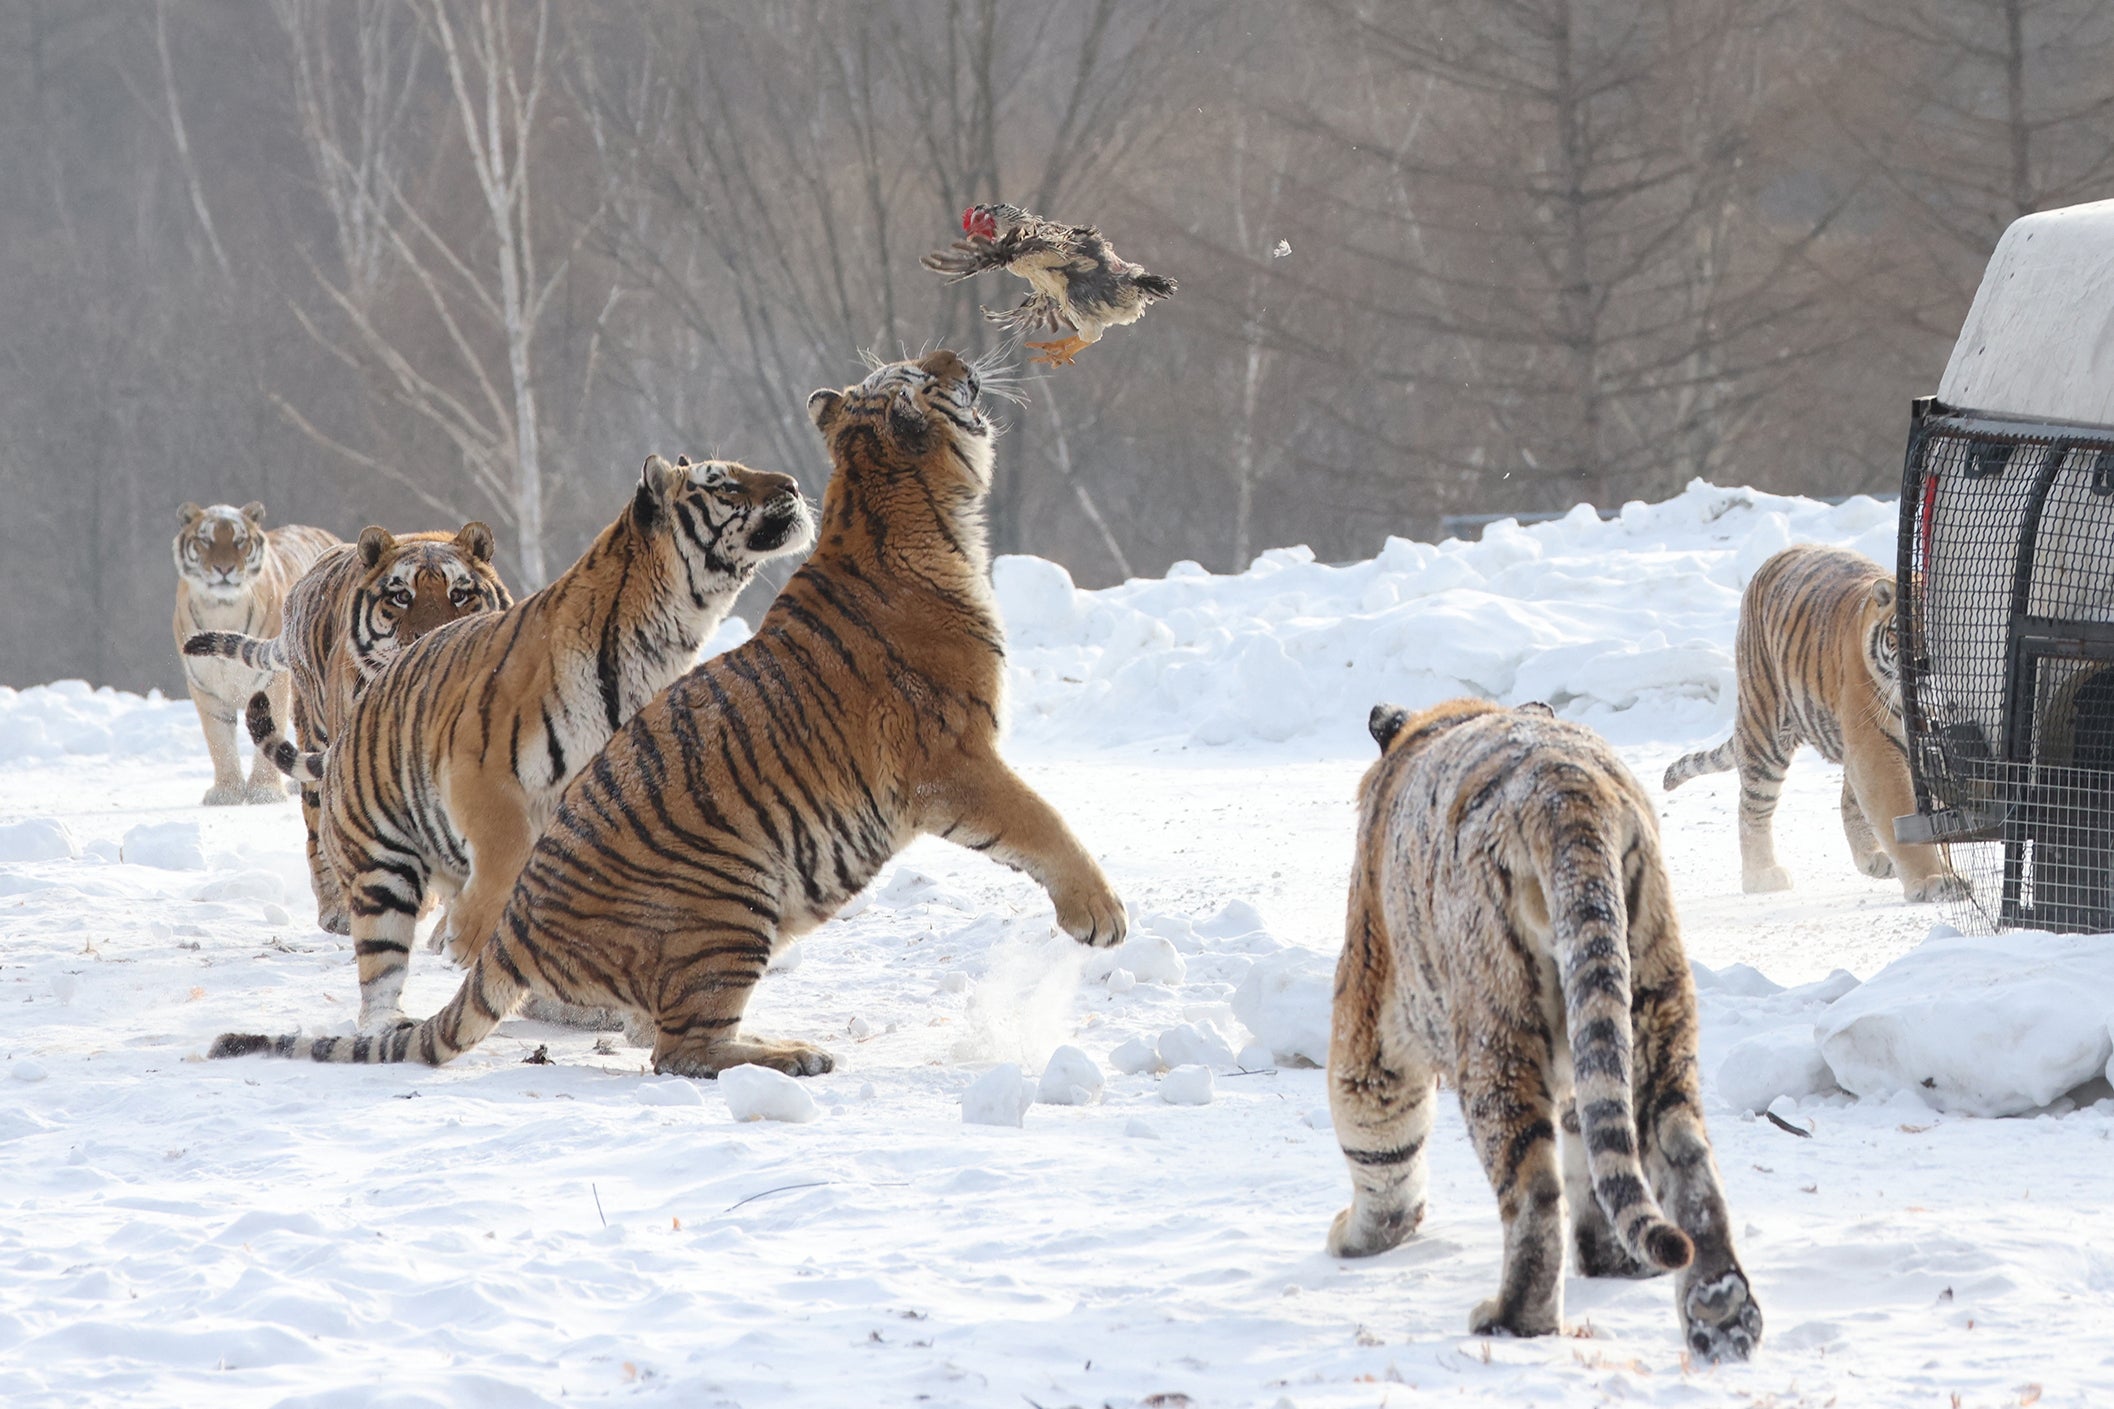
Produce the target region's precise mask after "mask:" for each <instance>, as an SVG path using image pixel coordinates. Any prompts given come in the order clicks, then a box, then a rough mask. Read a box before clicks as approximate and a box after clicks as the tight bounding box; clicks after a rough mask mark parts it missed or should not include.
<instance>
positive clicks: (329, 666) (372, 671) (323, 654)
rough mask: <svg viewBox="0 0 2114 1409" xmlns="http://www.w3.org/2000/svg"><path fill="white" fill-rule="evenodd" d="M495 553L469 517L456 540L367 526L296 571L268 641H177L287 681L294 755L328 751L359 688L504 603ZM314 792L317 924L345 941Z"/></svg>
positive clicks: (311, 865)
mask: <svg viewBox="0 0 2114 1409" xmlns="http://www.w3.org/2000/svg"><path fill="white" fill-rule="evenodd" d="M492 548H493V543H492V530H491V529H489V528H487V527H486V526H485V525H483V524H481V523H477V522H475V521H472V522H470V523H466V524H464V525H463V526H462V528H461V529H460V531H458V532H455V533H445V532H441V533H407V534H404V535H402V536H401V537H399V536H398V535H396V534H392V533H391V532H389V530H387V529H385V528H379V527H375V526H373V525H369V526H368V528H367V529H366V530H365V531H364V532H362V533H361V534H360V537H359V541H358V542H357V543H351V544H340V545H338V546H337V547H335V548H332V549H330V550H329V551H328V552H326V553H324V554H323V556H322V557H320V558H318V559H316V563H315V566H313V567H311V568H310V569H309V570H308V571H307V572H305V573H303V574H302V575H301V580H300V581H298V582H296V583H295V584H294V585H293V587H292V589H291V590H289V591H288V592H287V594H286V605H285V611H284V624H283V625H282V627H281V628H280V631H279V634H278V635H277V636H274V637H270V638H264V637H257V636H245V635H243V634H241V633H240V632H234V631H202V632H200V633H199V634H198V635H196V636H193V637H192V638H191V639H190V640H188V641H186V642H184V643H183V650H184V654H185V655H187V656H221V657H227V658H231V659H234V660H238V661H240V662H242V663H243V664H244V665H247V666H249V667H251V668H252V669H254V670H259V671H272V672H286V673H289V674H291V676H292V678H293V726H294V735H295V737H296V738H298V739H299V740H300V741H301V747H302V748H303V749H307V750H319V749H322V748H325V747H327V746H328V745H329V743H330V741H331V739H332V738H334V737H336V735H337V731H338V730H339V728H340V727H342V725H343V724H344V721H345V720H346V719H347V718H348V717H349V716H350V714H351V712H352V704H353V701H354V700H355V699H356V698H358V696H359V693H360V691H361V689H362V688H363V687H364V686H365V685H366V683H367V682H368V681H369V680H372V679H373V678H374V677H375V676H376V675H377V674H379V673H380V671H381V669H382V667H383V666H384V665H387V664H388V663H389V661H390V660H391V659H392V658H394V656H395V655H396V653H397V652H398V651H399V650H400V649H402V648H403V647H405V646H408V645H410V644H411V643H412V642H413V641H416V640H417V639H418V638H419V637H421V636H423V635H425V634H426V633H427V632H428V631H431V630H432V629H433V628H434V627H436V626H443V625H445V624H447V623H448V622H450V621H453V620H455V619H456V618H457V617H462V616H468V615H470V614H471V613H473V612H481V611H498V610H500V609H501V608H503V607H509V606H512V605H513V602H514V597H513V594H512V593H510V592H508V591H507V589H506V584H505V583H504V582H502V581H501V580H500V577H499V573H498V570H497V569H495V568H494V567H493V566H492ZM321 787H322V785H321V784H320V783H304V784H302V785H301V816H302V820H303V822H305V823H306V824H307V828H308V869H309V878H310V881H311V883H312V884H313V886H314V888H315V893H316V923H317V924H318V925H320V926H322V928H324V929H325V930H328V931H330V932H331V933H333V934H350V933H352V916H351V914H350V913H349V912H348V911H347V910H346V908H345V900H344V896H343V895H342V894H340V893H339V890H338V884H337V876H336V873H335V872H334V871H333V870H332V869H331V868H330V867H328V866H326V865H324V864H323V856H322V845H321V842H322V838H321V822H322V793H321Z"/></svg>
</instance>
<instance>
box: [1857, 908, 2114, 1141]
mask: <svg viewBox="0 0 2114 1409" xmlns="http://www.w3.org/2000/svg"><path fill="white" fill-rule="evenodd" d="M2110 1015H2114V941H2110V940H2109V938H2108V937H2107V936H2105V935H2053V934H2040V933H2033V932H2028V931H2014V932H2012V933H2010V934H2004V935H1998V936H1995V937H1993V938H1991V937H1981V936H1969V935H1957V934H1942V933H1939V934H1934V935H1933V936H1932V937H1931V938H1930V939H1927V940H1925V941H1924V942H1923V943H1922V944H1921V945H1919V946H1918V947H1917V948H1915V949H1913V950H1911V951H1910V952H1909V953H1907V954H1904V955H1902V956H1901V957H1900V958H1899V959H1896V960H1895V961H1894V962H1893V963H1891V964H1889V965H1887V966H1886V967H1885V968H1883V969H1881V970H1880V971H1879V972H1878V973H1877V974H1875V975H1873V976H1872V978H1871V979H1869V980H1868V981H1866V982H1865V983H1864V984H1862V985H1861V986H1859V987H1858V988H1857V989H1855V990H1854V991H1852V992H1851V993H1849V994H1847V995H1846V996H1844V997H1843V998H1841V999H1839V1000H1838V1001H1836V1002H1835V1003H1834V1004H1832V1005H1831V1006H1830V1007H1829V1008H1828V1009H1827V1011H1826V1012H1825V1013H1824V1014H1822V1016H1821V1020H1820V1023H1819V1025H1818V1028H1817V1030H1816V1032H1815V1037H1816V1038H1817V1039H1818V1041H1819V1044H1820V1051H1821V1055H1822V1056H1824V1057H1825V1058H1826V1059H1827V1063H1828V1067H1829V1069H1830V1070H1831V1071H1832V1072H1833V1073H1834V1075H1835V1080H1836V1082H1837V1083H1838V1084H1840V1085H1841V1086H1842V1088H1843V1089H1844V1090H1845V1091H1849V1092H1852V1093H1854V1094H1856V1095H1858V1096H1860V1097H1866V1098H1873V1097H1879V1098H1884V1097H1888V1096H1893V1095H1896V1094H1899V1093H1904V1092H1905V1093H1907V1094H1909V1095H1912V1096H1916V1097H1919V1098H1920V1099H1922V1100H1923V1101H1924V1102H1926V1103H1927V1104H1929V1105H1930V1106H1932V1107H1933V1108H1934V1109H1937V1110H1941V1111H1946V1112H1949V1113H1952V1114H1957V1115H1972V1116H2005V1115H2024V1114H2026V1113H2027V1112H2029V1111H2035V1110H2038V1109H2040V1108H2041V1107H2043V1106H2046V1105H2048V1104H2049V1103H2051V1102H2053V1101H2054V1100H2055V1099H2056V1098H2057V1097H2059V1096H2061V1095H2063V1094H2064V1093H2065V1092H2068V1091H2071V1090H2073V1089H2075V1088H2077V1087H2079V1086H2082V1085H2084V1084H2085V1083H2087V1082H2089V1081H2092V1080H2093V1079H2094V1078H2096V1077H2101V1076H2104V1075H2105V1074H2106V1071H2107V1063H2108V1058H2109V1057H2110V1056H2114V1038H2110V1037H2109V1035H2108V1030H2107V1021H2108V1018H2109V1016H2110Z"/></svg>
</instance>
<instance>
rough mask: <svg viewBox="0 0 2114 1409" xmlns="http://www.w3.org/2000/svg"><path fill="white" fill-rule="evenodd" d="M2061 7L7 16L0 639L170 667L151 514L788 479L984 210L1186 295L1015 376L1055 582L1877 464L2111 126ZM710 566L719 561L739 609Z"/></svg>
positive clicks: (525, 584)
mask: <svg viewBox="0 0 2114 1409" xmlns="http://www.w3.org/2000/svg"><path fill="white" fill-rule="evenodd" d="M2110 60H2114V7H2108V6H2105V5H2103V4H2100V3H2098V0H870V3H859V2H858V0H838V2H837V3H832V0H597V3H593V4H589V3H579V4H567V3H551V0H542V2H541V3H539V0H330V2H329V3H323V0H7V2H6V3H5V4H4V5H0V181H4V188H0V189H4V190H5V192H6V198H5V199H4V200H0V290H4V291H5V297H4V300H0V307H4V308H5V310H6V316H5V318H4V319H0V410H4V425H5V434H4V435H0V483H4V485H5V486H6V488H7V490H8V502H9V508H8V511H7V513H6V514H4V515H0V565H4V567H0V571H4V574H5V578H4V584H5V602H6V606H5V609H4V612H0V680H5V681H7V682H8V683H12V684H18V685H20V684H28V683H32V682H35V681H39V680H45V679H51V678H55V677H60V676H86V677H88V678H89V679H91V680H95V681H97V682H102V683H110V684H117V685H122V686H127V687H132V688H144V687H146V686H149V685H160V686H162V687H164V688H169V687H172V686H174V685H175V684H176V683H177V679H178V677H177V671H176V666H175V658H174V655H173V648H172V645H171V642H170V638H169V624H168V621H169V605H170V601H171V596H172V593H173V590H174V580H175V578H174V570H173V568H172V567H171V565H170V561H169V540H170V538H171V536H172V535H173V533H174V531H175V527H176V507H177V505H179V504H180V503H182V502H183V501H184V500H187V499H195V500H198V501H200V502H212V501H228V502H234V503H241V502H243V501H245V500H250V499H260V500H262V501H263V502H264V503H265V504H266V506H267V508H268V511H269V521H270V522H272V523H287V522H310V523H316V524H320V525H323V526H325V527H328V528H331V529H333V530H335V531H337V532H339V533H341V534H344V535H347V536H350V535H352V534H354V533H356V532H357V531H358V530H359V528H360V527H361V525H363V524H366V523H369V522H380V523H384V524H387V525H389V526H391V527H393V528H397V529H414V528H430V527H439V526H448V527H453V526H455V525H456V524H458V523H460V522H461V521H462V520H464V519H468V518H482V519H485V520H487V521H488V522H490V523H491V524H492V525H493V527H494V529H495V530H496V531H497V533H498V536H499V539H500V542H501V545H502V550H503V551H502V564H503V567H504V569H505V571H506V573H507V575H508V578H509V580H510V582H512V583H513V584H514V585H515V586H516V588H517V590H519V589H524V588H529V587H533V586H535V585H537V584H538V583H540V582H541V581H544V580H546V579H547V578H548V577H549V576H550V575H551V574H552V573H554V572H555V571H557V570H558V569H559V568H561V567H562V566H563V565H564V564H565V563H566V562H567V561H569V560H570V558H571V557H572V555H573V554H575V553H576V552H578V550H579V549H580V548H581V546H582V545H583V544H584V543H585V542H586V540H587V539H588V537H589V536H590V535H591V534H592V533H593V532H594V531H595V530H596V529H597V528H598V527H599V526H600V525H601V524H602V523H604V522H606V521H607V519H608V518H609V517H610V516H611V514H612V513H613V512H614V510H615V509H616V507H617V506H618V505H619V504H620V503H621V502H622V499H623V497H624V495H625V493H626V486H627V483H628V481H629V480H630V479H631V478H633V477H634V476H636V474H637V473H638V468H639V465H640V463H641V461H642V460H643V459H644V457H645V456H646V454H647V453H648V452H649V451H656V450H657V451H661V452H663V453H667V454H671V455H672V454H673V453H675V452H676V451H678V450H681V451H687V452H689V453H691V454H693V455H696V454H699V453H715V454H724V455H729V456H734V457H737V458H740V459H744V460H747V461H748V462H750V463H752V464H755V465H759V466H764V467H769V468H777V469H785V470H789V471H792V472H794V473H797V474H799V475H800V476H801V477H802V479H803V480H804V481H805V482H806V483H807V484H808V485H809V486H810V488H811V489H814V490H819V489H820V487H821V479H822V476H823V473H824V469H825V466H824V464H823V462H822V460H821V457H820V456H819V454H818V453H817V446H816V442H815V440H814V437H813V435H812V432H811V431H810V430H809V428H808V426H807V424H806V421H805V418H804V416H803V415H802V411H801V407H802V403H803V400H804V398H805V396H806V393H807V392H808V391H809V390H810V389H812V388H813V387H815V386H818V385H822V384H825V383H827V384H839V383H842V382H844V381H846V380H848V379H850V378H852V377H853V376H854V375H856V374H857V373H858V371H859V361H858V354H859V352H860V350H861V349H874V350H877V351H879V352H881V353H883V354H894V353H896V352H897V351H898V350H899V349H906V348H907V349H912V350H915V349H919V348H923V347H926V346H929V345H932V344H935V343H938V342H946V343H948V344H950V345H952V346H956V347H963V348H969V349H980V348H982V347H985V346H988V345H989V342H990V339H991V337H992V333H991V331H990V330H988V329H987V328H986V326H985V325H984V324H982V323H981V321H980V320H979V318H978V316H977V305H978V302H979V301H982V302H985V303H989V304H992V305H994V306H996V305H999V304H1001V303H1009V302H1011V301H1013V300H1014V299H1016V298H1017V297H1018V296H1019V286H1018V285H1016V284H1011V283H1009V282H1008V281H1006V280H1004V279H1003V278H1002V277H1001V276H995V275H987V276H984V278H983V280H982V281H981V284H982V285H984V286H979V285H969V286H964V287H961V288H949V287H947V286H946V285H944V284H943V283H941V281H939V280H938V279H935V278H934V277H932V276H931V275H929V274H927V273H926V272H925V271H923V270H921V269H920V268H919V267H918V263H917V258H918V255H919V254H920V253H921V252H923V251H925V250H928V249H932V248H935V247H938V246H940V245H943V244H944V243H946V241H947V240H948V239H949V238H950V237H951V235H952V234H953V232H954V230H955V228H956V225H955V222H956V219H957V215H958V212H959V211H960V210H961V208H962V207H963V206H964V205H965V204H967V203H969V202H971V201H976V200H983V199H993V198H1001V199H1007V200H1012V201H1015V202H1017V203H1020V204H1023V205H1027V206H1029V207H1031V208H1035V209H1038V210H1041V211H1043V212H1045V213H1047V214H1051V215H1054V216H1057V217H1059V218H1062V219H1066V220H1070V221H1075V222H1082V223H1084V222H1092V223H1096V224H1099V225H1100V226H1101V227H1102V228H1103V229H1104V230H1106V231H1107V232H1108V233H1109V234H1110V236H1111V238H1112V239H1113V240H1114V241H1115V243H1116V246H1117V248H1118V249H1119V250H1120V251H1121V252H1122V253H1123V254H1124V255H1125V256H1127V257H1128V258H1130V259H1133V260H1136V261H1138V262H1140V263H1143V264H1145V265H1146V266H1148V267H1149V268H1152V269H1154V270H1155V271H1157V272H1161V273H1165V274H1169V275H1172V276H1174V277H1175V278H1177V279H1179V280H1180V281H1181V286H1182V287H1181V293H1180V296H1179V297H1178V298H1176V299H1175V300H1173V301H1172V302H1170V303H1167V304H1164V305H1162V306H1160V307H1159V308H1157V309H1155V310H1154V312H1153V313H1152V314H1151V316H1150V317H1149V318H1148V319H1147V320H1146V321H1145V322H1143V323H1141V324H1139V325H1137V326H1136V327H1133V328H1127V329H1119V330H1117V331H1116V332H1114V333H1112V334H1111V335H1110V336H1109V337H1108V338H1107V340H1106V341H1104V342H1102V343H1101V344H1100V345H1098V346H1096V347H1095V348H1093V349H1092V350H1091V351H1089V352H1088V353H1086V354H1085V355H1084V356H1083V357H1082V358H1081V359H1080V361H1079V363H1078V364H1077V365H1076V366H1074V367H1071V368H1067V369H1062V370H1059V371H1057V372H1054V373H1050V374H1048V375H1047V376H1045V375H1044V374H1041V373H1040V372H1037V373H1036V374H1035V375H1031V376H1029V377H1027V378H1026V379H1025V380H1024V382H1023V389H1024V390H1025V392H1026V393H1027V395H1028V397H1029V404H1028V405H1026V406H1025V407H1022V408H1019V409H1017V410H1014V411H1011V412H1009V419H1010V422H1011V430H1010V432H1009V435H1008V438H1007V440H1006V442H1005V444H1004V446H1003V448H1002V451H1001V466H1000V475H1001V480H1000V484H999V487H998V491H997V493H996V496H995V501H994V515H993V519H994V522H993V533H994V538H995V541H996V543H997V544H998V545H999V546H1000V547H1001V548H1003V549H1011V550H1024V551H1031V552H1035V553H1041V554H1044V555H1047V556H1050V557H1053V558H1056V559H1058V560H1060V561H1062V562H1063V563H1065V564H1066V565H1067V566H1069V567H1070V568H1071V570H1072V572H1073V574H1074V576H1075V577H1076V578H1078V579H1079V580H1080V581H1081V582H1082V583H1084V584H1097V583H1105V582H1109V581H1113V580H1116V579H1118V578H1120V577H1122V576H1124V575H1127V574H1131V573H1145V572H1157V571H1159V570H1161V569H1163V568H1164V567H1165V566H1166V565H1167V564H1168V563H1169V562H1171V561H1173V560H1175V559H1178V558H1194V559H1197V560H1199V561H1201V562H1203V563H1204V564H1205V565H1207V566H1209V567H1211V568H1214V569H1231V568H1235V567H1238V566H1241V565H1243V564H1244V563H1245V562H1246V561H1247V560H1248V558H1249V557H1251V556H1252V555H1253V554H1254V553H1255V552H1257V551H1259V550H1260V549H1261V548H1263V547H1267V546H1270V545H1273V544H1279V543H1290V542H1304V543H1309V544H1311V545H1313V547H1314V549H1315V551H1316V552H1317V553H1319V554H1321V555H1323V556H1324V557H1348V556H1352V555H1362V554H1367V553H1370V552H1372V551H1374V550H1375V549H1377V548H1378V546H1379V544H1380V541H1381V539H1382V537H1383V535H1385V534H1388V533H1429V532H1431V531H1433V530H1434V529H1435V527H1436V524H1437V519H1438V516H1439V515H1440V514H1442V513H1448V512H1478V511H1497V510H1515V509H1545V508H1560V507H1564V506H1567V505H1569V504H1571V503H1574V502H1577V501H1578V500H1581V499H1589V500H1593V501H1595V502H1599V503H1613V502H1618V501H1620V500H1622V499H1627V498H1636V497H1652V496H1659V495H1664V494H1666V493H1668V492H1670V491H1673V490H1675V489H1677V488H1679V487H1680V486H1681V485H1682V484H1683V483H1684V482H1686V481H1687V480H1688V479H1689V478H1691V477H1693V476H1697V475H1702V476H1707V477H1709V478H1711V479H1713V480H1718V481H1722V482H1746V483H1751V484H1755V485H1759V486H1763V487H1766V488H1771V489H1780V490H1801V491H1808V492H1815V493H1845V492H1850V491H1855V490H1883V489H1887V488H1890V487H1892V486H1893V485H1895V484H1896V482H1897V479H1898V475H1899V454H1900V448H1901V445H1902V442H1903V434H1904V429H1905V424H1906V411H1907V402H1908V398H1909V397H1910V396H1912V395H1914V394H1917V393H1920V392H1925V391H1929V390H1932V389H1933V388H1934V387H1935V384H1936V381H1937V378H1938V374H1939V372H1940V370H1941V369H1942V366H1943V362H1944V357H1945V353H1946V350H1947V348H1948V346H1949V345H1950V340H1951V336H1952V332H1953V330H1954V329H1955V328H1957V326H1958V323H1959V320H1960V318H1961V316H1962V315H1963V314H1964V313H1965V311H1966V308H1967V304H1968V301H1969V299H1970V297H1971V295H1972V293H1973V291H1974V286H1975V282H1976V279H1977V277H1978V275H1979V273H1980V270H1981V267H1982V263H1983V261H1984V259H1985V258H1986V257H1987V255H1988V252H1989V250H1990V248H1991V246H1992V245H1993V244H1994V242H1995V240H1996V238H1997V236H1998V235H1999V233H2001V231H2002V230H2003V228H2004V226H2005V224H2006V223H2007V222H2008V221H2010V220H2011V219H2012V218H2014V217H2015V216H2017V215H2019V214H2022V213H2024V212H2028V211H2032V210H2036V209H2041V208H2045V207H2048V206H2054V205H2062V204H2066V203H2070V202H2073V201H2077V200H2083V199H2091V198H2094V197H2095V196H2098V195H2101V194H2105V193H2106V191H2107V190H2108V177H2109V174H2110V166H2114V88H2110V87H2109V84H2108V82H2107V78H2106V75H2107V74H2108V72H2109V71H2110ZM753 609H754V604H752V605H751V610H752V611H753Z"/></svg>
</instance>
